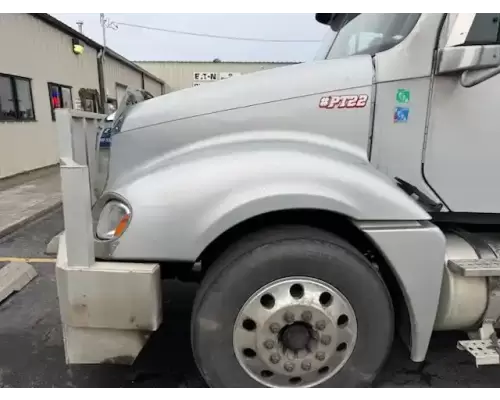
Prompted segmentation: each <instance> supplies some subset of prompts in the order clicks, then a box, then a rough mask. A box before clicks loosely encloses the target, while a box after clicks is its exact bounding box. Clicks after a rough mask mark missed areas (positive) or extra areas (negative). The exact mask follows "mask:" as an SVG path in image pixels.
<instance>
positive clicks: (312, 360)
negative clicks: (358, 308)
mask: <svg viewBox="0 0 500 400" xmlns="http://www.w3.org/2000/svg"><path fill="white" fill-rule="evenodd" d="M356 338H357V322H356V316H355V314H354V310H353V308H352V306H351V305H350V303H349V301H348V300H347V299H346V298H345V296H344V295H343V294H342V293H340V291H338V290H337V289H336V288H334V287H333V286H332V285H330V284H328V283H326V282H323V281H321V280H318V279H314V278H309V277H291V278H284V279H279V280H276V281H273V282H271V283H269V284H268V285H266V286H264V287H262V288H261V289H259V290H258V291H256V292H255V293H254V294H253V295H252V296H250V298H249V299H248V300H247V302H246V303H245V304H244V305H243V307H242V308H241V310H240V312H239V314H238V316H237V317H236V321H235V324H234V330H233V348H234V353H235V355H236V358H237V359H238V361H239V363H240V365H241V367H242V368H243V369H244V370H245V371H246V373H247V374H249V375H250V376H251V377H252V378H253V379H255V380H256V381H258V382H260V383H261V384H263V385H265V386H268V387H297V386H302V387H311V386H317V385H319V384H321V383H322V382H324V381H325V380H327V379H329V378H331V377H332V376H334V375H335V374H337V373H338V371H339V370H340V369H341V368H342V367H343V366H344V365H345V363H346V362H347V360H348V359H349V357H350V356H351V354H352V351H353V350H354V346H355V344H356Z"/></svg>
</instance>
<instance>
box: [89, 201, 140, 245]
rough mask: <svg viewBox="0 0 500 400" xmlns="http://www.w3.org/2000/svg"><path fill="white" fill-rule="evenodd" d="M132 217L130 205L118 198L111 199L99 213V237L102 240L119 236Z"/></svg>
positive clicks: (97, 231)
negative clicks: (117, 199)
mask: <svg viewBox="0 0 500 400" xmlns="http://www.w3.org/2000/svg"><path fill="white" fill-rule="evenodd" d="M131 217H132V213H131V211H130V208H129V207H127V206H126V205H125V204H123V203H120V202H119V201H116V200H112V201H110V202H109V203H107V204H106V205H105V206H104V208H103V209H102V211H101V214H100V215H99V221H98V222H97V230H96V234H97V237H98V238H99V239H102V240H111V239H117V238H119V237H120V236H121V235H122V234H123V232H125V230H126V229H127V227H128V225H129V223H130V218H131Z"/></svg>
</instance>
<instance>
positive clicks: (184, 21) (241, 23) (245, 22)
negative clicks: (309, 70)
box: [52, 14, 326, 61]
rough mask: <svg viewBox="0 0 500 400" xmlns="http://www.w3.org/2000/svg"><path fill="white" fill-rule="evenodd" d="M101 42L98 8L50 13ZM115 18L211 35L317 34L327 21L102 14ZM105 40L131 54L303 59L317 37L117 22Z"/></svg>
mask: <svg viewBox="0 0 500 400" xmlns="http://www.w3.org/2000/svg"><path fill="white" fill-rule="evenodd" d="M52 15H53V16H55V17H56V18H58V19H60V20H61V21H63V22H64V23H66V24H68V25H69V26H71V27H72V28H75V29H76V28H77V25H76V21H78V20H82V21H84V25H83V33H84V34H86V35H87V36H89V37H90V38H92V39H93V40H95V41H96V42H99V43H101V42H102V31H101V27H100V24H99V14H52ZM106 16H107V17H109V18H110V19H111V20H113V21H115V22H125V23H130V24H137V25H146V26H152V27H158V28H165V29H173V30H181V31H189V32H196V33H208V34H212V35H222V36H237V37H256V38H264V39H287V40H290V39H301V40H321V39H322V38H323V35H324V33H325V31H326V27H325V26H323V25H320V24H319V23H317V22H316V21H315V19H314V14H106ZM107 42H108V46H109V47H111V48H112V49H113V50H115V51H117V52H118V53H120V54H121V55H123V56H125V57H126V58H128V59H130V60H134V61H137V60H195V61H206V60H208V61H211V60H213V59H214V58H220V59H221V60H222V61H305V60H310V59H312V58H313V57H314V54H315V52H316V50H317V48H318V47H319V43H262V42H247V41H235V40H222V39H213V38H202V37H194V36H185V35H178V34H172V33H166V32H158V31H151V30H144V29H139V28H132V27H127V26H123V25H122V26H119V28H118V30H116V31H114V30H112V29H108V30H107Z"/></svg>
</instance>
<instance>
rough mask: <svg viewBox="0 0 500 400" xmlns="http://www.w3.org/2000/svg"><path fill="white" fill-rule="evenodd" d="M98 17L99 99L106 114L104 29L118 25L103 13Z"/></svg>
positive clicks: (115, 27)
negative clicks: (100, 41) (99, 39)
mask: <svg viewBox="0 0 500 400" xmlns="http://www.w3.org/2000/svg"><path fill="white" fill-rule="evenodd" d="M100 19H101V27H102V51H101V54H100V59H101V71H102V82H101V83H100V86H101V101H102V107H103V110H104V113H106V114H107V112H108V110H107V101H108V98H107V97H108V96H107V94H106V84H105V78H104V63H105V58H106V46H107V43H106V29H108V28H109V29H113V30H115V31H116V30H117V29H118V25H117V24H116V23H115V22H114V21H111V20H110V19H109V18H106V17H105V15H104V13H100Z"/></svg>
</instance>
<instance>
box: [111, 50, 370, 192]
mask: <svg viewBox="0 0 500 400" xmlns="http://www.w3.org/2000/svg"><path fill="white" fill-rule="evenodd" d="M373 76H374V67H373V63H372V59H371V57H370V56H355V57H350V58H347V59H338V60H328V61H314V62H310V63H304V64H297V65H293V66H286V67H278V68H274V69H270V70H265V71H259V72H256V73H252V74H248V75H244V76H238V77H235V78H231V79H227V80H224V81H220V82H214V83H208V84H206V85H202V86H197V87H194V88H189V89H185V90H180V91H178V92H173V93H170V94H167V95H163V96H160V97H156V98H152V99H148V100H146V101H141V98H142V95H141V94H140V93H136V94H134V96H132V100H134V101H131V105H130V106H129V107H126V109H124V110H123V114H122V115H120V114H121V112H117V118H118V120H121V121H122V123H120V122H119V121H118V124H119V132H117V133H115V134H114V135H113V137H112V146H111V162H110V167H109V180H108V183H109V185H108V189H109V190H112V189H113V188H116V187H117V186H121V185H123V184H125V182H126V181H129V180H131V179H133V177H134V176H137V175H147V174H148V173H150V172H151V170H152V169H153V168H163V167H166V165H167V164H168V165H170V166H174V165H176V164H177V163H180V162H185V160H186V158H190V157H196V154H198V153H199V152H200V151H202V150H201V149H202V148H203V149H205V150H203V151H209V150H208V149H209V148H210V149H212V150H213V151H222V152H223V150H222V148H226V149H227V148H228V146H229V147H231V143H233V142H238V141H241V140H243V141H246V142H247V143H248V146H256V147H257V148H258V147H261V148H266V147H267V146H271V145H277V143H279V146H283V145H285V143H289V144H290V145H291V146H296V147H298V148H302V149H305V148H306V147H307V146H311V145H312V146H315V147H317V146H318V143H322V144H321V147H323V148H325V149H326V148H338V147H339V146H343V147H346V146H347V147H348V148H349V149H350V150H349V152H351V153H353V154H356V157H357V158H359V159H360V160H361V161H363V162H367V159H366V151H367V148H368V138H369V134H370V131H371V124H370V116H371V101H372V99H371V95H372V86H373ZM336 95H346V96H351V97H352V95H364V96H365V97H366V98H367V99H368V100H369V101H367V102H366V103H365V106H363V107H361V108H351V109H348V108H337V109H334V108H332V109H326V108H324V107H323V108H322V106H321V103H322V101H324V100H325V99H327V98H328V97H329V96H336ZM135 100H138V102H135ZM115 122H116V121H115ZM256 141H261V143H260V144H257V143H256ZM262 141H265V142H268V143H267V144H265V143H262ZM252 143H253V144H252ZM271 143H274V144H271ZM313 143H315V144H313ZM215 149H219V150H215ZM212 150H210V151H212ZM225 151H230V150H225ZM181 160H184V161H181Z"/></svg>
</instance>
